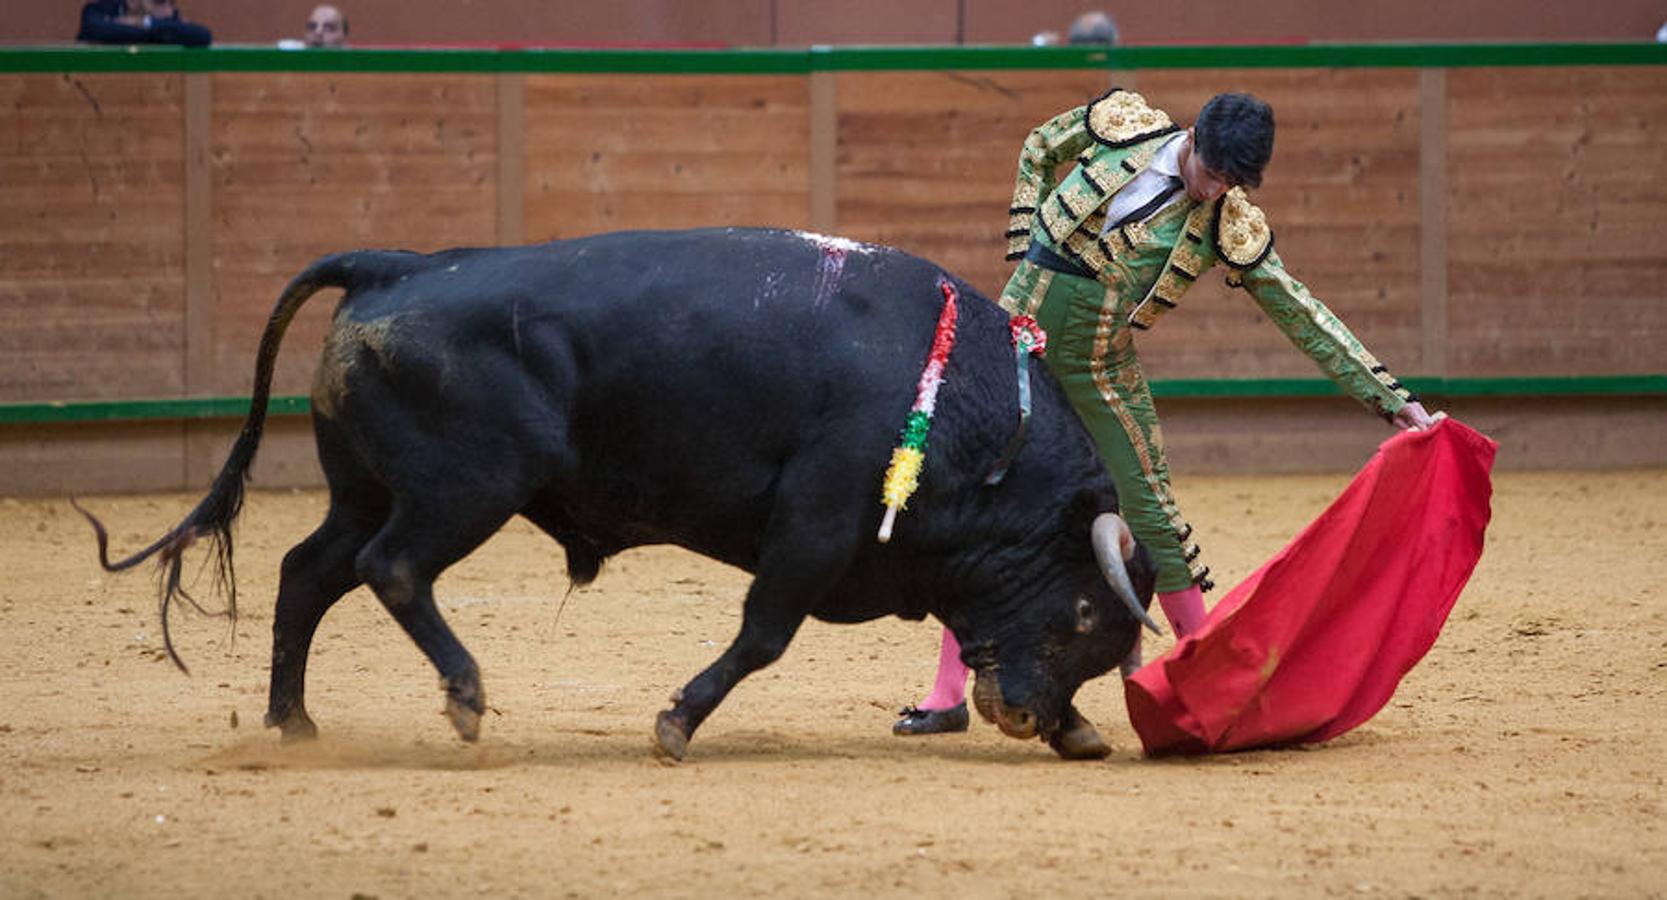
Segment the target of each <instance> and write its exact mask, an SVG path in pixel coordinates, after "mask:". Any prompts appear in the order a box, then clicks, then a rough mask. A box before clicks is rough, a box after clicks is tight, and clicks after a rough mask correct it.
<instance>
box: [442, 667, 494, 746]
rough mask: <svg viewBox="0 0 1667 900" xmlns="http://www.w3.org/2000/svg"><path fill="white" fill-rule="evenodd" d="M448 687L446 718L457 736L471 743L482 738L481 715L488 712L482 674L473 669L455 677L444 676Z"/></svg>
mask: <svg viewBox="0 0 1667 900" xmlns="http://www.w3.org/2000/svg"><path fill="white" fill-rule="evenodd" d="M440 683H441V684H442V685H443V686H444V687H445V689H446V718H447V719H449V720H451V727H453V728H455V729H457V736H458V737H460V738H462V739H463V740H465V741H468V742H469V743H471V744H472V743H474V742H475V741H477V740H480V717H481V716H482V715H483V714H485V712H486V695H485V692H484V691H482V690H481V688H480V675H479V674H477V673H476V672H475V671H474V670H473V669H470V670H469V671H466V672H464V673H462V674H460V675H458V676H456V677H454V678H443V679H441V680H440Z"/></svg>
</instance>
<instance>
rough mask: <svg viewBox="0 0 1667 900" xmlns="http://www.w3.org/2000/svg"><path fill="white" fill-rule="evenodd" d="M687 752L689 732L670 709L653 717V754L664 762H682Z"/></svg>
mask: <svg viewBox="0 0 1667 900" xmlns="http://www.w3.org/2000/svg"><path fill="white" fill-rule="evenodd" d="M687 752H689V732H688V731H687V730H685V729H684V727H683V721H682V720H681V719H679V718H678V717H677V715H676V714H674V713H673V712H672V711H671V710H669V709H667V710H662V711H661V713H660V714H659V715H657V716H655V717H654V755H655V756H657V757H659V758H660V759H662V760H664V761H666V762H674V763H675V762H682V761H683V754H685V753H687Z"/></svg>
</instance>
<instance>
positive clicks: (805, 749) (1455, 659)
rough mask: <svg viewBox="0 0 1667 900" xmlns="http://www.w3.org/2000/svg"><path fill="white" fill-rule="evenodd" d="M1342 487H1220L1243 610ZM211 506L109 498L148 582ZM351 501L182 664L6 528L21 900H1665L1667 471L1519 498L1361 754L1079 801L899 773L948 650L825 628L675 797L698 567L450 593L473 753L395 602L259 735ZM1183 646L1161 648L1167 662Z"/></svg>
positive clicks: (1350, 738) (4, 734)
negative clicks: (297, 720)
mask: <svg viewBox="0 0 1667 900" xmlns="http://www.w3.org/2000/svg"><path fill="white" fill-rule="evenodd" d="M1346 480H1347V479H1346V478H1344V477H1341V476H1325V477H1294V478H1293V477H1277V478H1190V479H1185V480H1184V481H1183V483H1182V484H1181V485H1180V489H1181V497H1180V499H1181V502H1182V505H1183V507H1184V508H1185V509H1187V510H1188V511H1189V515H1190V518H1191V519H1192V520H1193V521H1194V523H1195V524H1196V525H1197V526H1198V527H1199V528H1200V530H1201V533H1202V534H1203V535H1204V537H1205V552H1206V553H1207V554H1209V556H1210V559H1211V562H1212V564H1213V566H1214V568H1215V570H1216V572H1217V573H1218V576H1219V580H1220V581H1221V582H1222V583H1223V584H1226V585H1230V584H1233V583H1235V582H1236V581H1238V580H1239V579H1240V578H1242V577H1243V576H1244V575H1246V574H1248V573H1249V572H1250V570H1251V569H1252V568H1254V566H1255V565H1256V564H1258V563H1259V562H1260V561H1262V560H1264V559H1266V558H1267V557H1268V556H1270V555H1271V554H1272V553H1273V552H1274V551H1276V550H1277V549H1278V548H1279V546H1281V545H1282V544H1283V543H1284V541H1286V540H1287V539H1288V538H1289V537H1290V536H1292V535H1294V534H1295V533H1296V532H1297V531H1298V530H1299V529H1300V528H1301V527H1302V526H1303V525H1304V524H1306V523H1307V522H1308V521H1309V520H1310V519H1312V517H1313V516H1314V515H1315V514H1317V513H1318V512H1319V510H1320V509H1322V508H1323V507H1324V506H1325V505H1326V504H1327V503H1328V502H1329V501H1330V499H1331V498H1332V497H1333V496H1334V495H1335V494H1336V492H1337V491H1338V490H1339V489H1340V488H1341V487H1342V485H1343V484H1344V483H1346ZM195 500H196V498H195V496H185V495H169V496H155V497H109V498H106V497H95V498H90V499H89V500H88V504H89V505H90V506H91V507H92V508H93V509H95V510H97V511H98V512H99V513H100V514H101V515H102V516H104V518H105V521H106V522H107V523H110V524H111V525H112V527H113V535H114V541H115V549H117V550H120V551H123V552H127V551H131V550H133V549H136V548H138V547H139V546H142V545H143V544H144V543H148V542H149V541H150V540H151V539H153V538H154V537H155V536H156V535H158V534H160V533H161V532H162V531H163V530H164V529H165V528H166V527H168V526H170V525H172V524H173V523H174V522H175V521H176V520H177V519H178V518H180V517H181V516H182V515H183V514H184V513H185V511H186V510H187V509H189V507H190V506H191V505H192V504H193V503H194V502H195ZM323 507H324V498H323V495H322V493H319V492H308V493H256V494H254V495H252V496H251V499H250V502H249V504H248V507H247V509H246V510H245V513H244V516H243V519H242V522H241V531H240V534H239V544H238V559H239V561H240V563H241V565H240V567H239V572H240V575H241V578H240V585H241V587H242V589H243V592H244V593H243V597H244V605H245V615H244V617H243V619H242V621H241V623H240V624H239V626H238V629H237V637H236V641H235V644H234V643H232V642H231V641H229V640H228V637H229V633H228V630H227V628H226V625H225V623H224V622H223V621H221V620H216V619H203V618H200V617H192V616H184V617H181V619H179V620H178V624H177V625H176V629H175V632H174V635H175V639H176V641H177V642H178V643H179V646H180V650H181V652H182V654H183V655H184V656H185V658H186V660H187V662H188V663H190V664H191V665H192V666H193V675H192V676H191V677H189V678H188V677H185V676H183V675H181V674H179V673H178V672H177V671H175V670H174V669H173V667H172V666H170V665H169V664H168V663H167V662H166V661H164V660H163V659H162V657H161V650H160V635H159V633H158V627H157V621H156V616H155V610H154V608H153V594H152V586H151V583H150V580H149V579H148V577H147V576H145V575H142V574H130V575H126V576H120V577H111V576H106V575H104V574H103V573H102V572H101V571H100V570H99V569H98V568H97V566H96V565H95V563H94V553H93V541H92V537H91V535H90V533H89V531H88V529H87V528H86V526H85V524H84V523H83V522H82V521H81V520H80V518H79V517H77V516H76V515H75V514H74V513H73V511H71V510H70V508H69V507H68V505H67V504H66V503H65V502H63V501H50V502H47V501H40V502H37V501H18V500H3V501H0V547H3V548H4V549H3V554H4V565H3V573H4V574H3V575H0V634H3V635H4V636H5V640H6V646H7V649H6V651H5V654H4V659H5V663H6V664H5V665H4V667H3V669H0V815H3V817H4V822H5V827H4V831H3V833H0V896H3V897H65V896H122V897H205V896H214V897H220V896H232V897H272V898H293V897H336V898H342V900H347V898H350V897H381V898H392V897H419V896H420V897H435V896H540V897H544V896H548V897H598V896H602V897H606V896H645V895H647V896H673V897H721V896H747V897H750V896H765V895H775V896H790V897H798V896H854V895H860V894H867V895H883V896H910V897H937V896H955V897H1017V896H1039V897H1048V896H1072V897H1088V896H1102V895H1109V894H1133V895H1136V896H1181V895H1186V896H1222V897H1270V896H1280V897H1292V896H1295V897H1307V896H1335V895H1347V896H1359V895H1377V896H1392V897H1408V896H1418V897H1456V896H1464V897H1476V896H1480V897H1520V896H1546V897H1576V896H1597V897H1663V896H1667V817H1664V815H1663V814H1664V803H1667V791H1664V788H1663V779H1664V777H1667V592H1664V590H1663V587H1662V585H1663V584H1664V583H1667V471H1653V472H1643V473H1640V472H1630V473H1603V474H1568V473H1545V474H1505V475H1501V476H1499V477H1497V479H1496V495H1495V503H1494V522H1493V526H1492V528H1491V530H1490V532H1489V547H1488V550H1487V554H1486V556H1485V557H1484V559H1483V561H1482V564H1481V566H1480V567H1479V569H1478V570H1477V573H1476V575H1475V577H1474V578H1473V580H1472V581H1471V583H1470V586H1469V588H1468V589H1467V590H1466V592H1465V594H1464V595H1463V596H1462V597H1461V598H1460V600H1459V602H1458V605H1457V607H1456V608H1455V609H1454V613H1453V617H1452V619H1451V620H1450V621H1449V623H1448V626H1447V629H1446V631H1445V632H1444V634H1443V636H1442V638H1441V640H1440V641H1439V642H1438V643H1437V644H1436V646H1435V648H1434V650H1433V651H1432V652H1431V653H1430V655H1429V656H1428V657H1427V658H1426V659H1425V661H1424V662H1423V663H1422V664H1421V665H1420V666H1419V667H1418V668H1417V669H1415V670H1414V671H1413V672H1412V673H1411V675H1410V676H1409V677H1408V678H1407V680H1406V681H1405V682H1404V683H1403V684H1402V686H1401V690H1400V692H1399V693H1398V694H1397V695H1396V696H1395V698H1394V700H1393V701H1392V702H1391V703H1390V705H1389V706H1388V707H1387V708H1385V709H1384V711H1383V712H1382V713H1380V714H1379V715H1378V716H1377V718H1375V719H1373V720H1372V721H1370V722H1368V723H1367V724H1366V725H1365V726H1363V727H1361V728H1360V729H1358V730H1357V731H1355V732H1354V733H1352V734H1349V735H1346V736H1345V737H1343V738H1341V739H1339V740H1337V741H1334V742H1332V743H1331V744H1328V745H1325V746H1321V747H1317V748H1311V749H1306V750H1288V751H1280V752H1254V753H1244V754H1238V755H1231V756H1221V757H1213V758H1206V759H1196V760H1165V761H1157V762H1154V761H1148V760H1145V759H1143V758H1142V757H1141V756H1140V755H1139V753H1138V743H1137V741H1136V740H1135V737H1134V734H1133V732H1132V731H1131V730H1130V728H1129V725H1128V722H1127V718H1126V715H1125V714H1124V712H1123V701H1122V697H1121V688H1120V687H1119V685H1118V684H1117V682H1116V679H1115V678H1112V679H1102V680H1101V681H1098V682H1095V683H1092V684H1090V685H1088V686H1087V687H1086V688H1084V690H1083V692H1082V694H1081V695H1079V698H1078V705H1079V706H1080V707H1081V708H1082V709H1083V710H1084V712H1085V713H1087V715H1089V716H1090V717H1091V718H1092V719H1094V720H1095V721H1096V722H1097V723H1099V725H1100V727H1101V730H1102V732H1103V733H1104V734H1105V735H1106V737H1107V738H1108V739H1109V740H1111V741H1112V742H1113V743H1114V745H1115V746H1116V747H1117V748H1118V752H1117V753H1116V754H1114V755H1113V756H1112V757H1111V758H1110V759H1109V760H1107V761H1105V762H1103V763H1065V762H1061V761H1060V760H1058V759H1056V758H1055V757H1054V755H1053V753H1052V752H1051V751H1049V750H1048V749H1047V747H1046V746H1044V745H1042V744H1041V743H1039V742H1030V743H1021V742H1018V741H1014V740H1011V739H1008V738H1004V737H1002V736H1001V735H1000V734H999V733H998V732H997V731H996V730H995V728H994V727H993V726H989V725H985V724H983V723H981V722H977V721H975V723H974V726H973V730H972V732H971V733H969V734H966V735H958V736H946V737H936V738H927V739H913V740H903V739H898V738H894V737H892V736H891V735H890V734H889V727H890V725H891V722H892V720H893V712H894V710H895V709H896V708H897V707H899V706H901V705H903V704H905V703H907V702H910V701H913V700H915V699H918V698H919V696H920V695H921V694H922V693H923V691H924V688H925V686H926V684H927V682H928V681H929V680H930V678H931V676H932V668H933V663H934V661H935V658H936V656H935V654H936V648H937V635H938V630H937V626H936V625H935V624H933V623H910V622H902V621H898V620H894V619H893V620H885V621H880V622H875V623H871V624H867V625H861V626H839V627H836V626H829V625H823V624H820V623H811V624H809V625H807V626H806V627H805V629H804V630H803V631H802V632H801V633H800V636H799V638H798V640H797V642H796V643H795V644H794V645H793V647H792V648H791V649H790V650H789V651H788V654H787V656H786V657H785V658H784V659H783V660H782V661H781V662H779V663H777V664H776V665H775V666H773V667H771V668H769V669H766V670H765V671H763V672H761V673H759V674H757V675H756V676H754V677H753V678H752V679H750V680H748V681H746V682H744V683H743V684H742V685H741V686H740V687H739V688H738V689H737V690H736V691H735V693H734V694H732V695H731V696H730V699H729V701H728V702H727V703H726V704H725V705H724V706H723V707H722V708H720V709H719V711H718V712H717V714H715V715H714V716H713V718H712V719H711V720H710V721H709V722H708V723H707V724H706V726H705V727H704V728H703V729H702V731H701V732H700V734H698V735H697V736H696V738H695V740H694V742H693V743H692V744H691V747H690V755H689V759H688V761H686V762H685V763H683V764H682V765H679V766H666V765H661V764H660V763H658V762H656V761H655V760H654V759H653V758H652V757H651V756H650V754H649V749H648V748H649V730H650V724H651V722H652V719H653V717H654V714H655V712H656V711H658V710H659V709H661V708H662V707H663V706H664V704H665V699H666V697H667V696H668V695H669V694H670V693H671V692H672V690H673V689H675V688H676V687H678V686H680V685H681V684H683V683H684V682H685V681H686V680H687V679H688V678H689V677H691V676H692V675H693V674H694V673H695V672H697V671H698V670H699V669H700V668H701V667H703V666H704V665H706V664H707V663H708V662H709V661H710V660H711V659H712V658H713V657H715V656H716V654H717V653H718V652H719V650H720V649H721V647H722V645H724V644H726V643H727V642H728V641H729V639H730V637H731V636H732V635H733V633H734V630H735V628H736V626H737V622H738V612H739V607H740V597H741V594H742V591H743V589H744V586H745V584H746V577H745V576H744V574H743V573H740V572H738V571H735V570H732V569H727V568H724V567H722V566H719V565H716V564H714V563H710V562H708V561H706V560H703V559H701V558H698V557H695V556H692V555H690V554H687V553H684V552H682V551H677V550H672V549H666V548H651V549H643V550H637V551H632V552H630V553H627V554H624V555H623V556H621V557H619V558H618V559H616V560H614V561H613V562H612V563H611V564H610V566H609V567H608V568H607V569H606V570H604V572H603V575H602V577H601V578H600V579H599V580H598V581H597V582H596V584H595V585H593V586H592V587H590V588H587V589H585V590H582V591H579V592H577V593H575V594H574V595H573V596H572V598H571V599H570V600H569V602H568V603H567V606H566V609H565V610H564V611H563V612H562V613H561V616H560V618H559V620H558V618H557V608H558V604H559V601H560V597H561V595H562V592H563V591H564V589H565V587H566V581H565V577H564V574H563V571H564V570H563V568H562V564H561V556H560V550H559V548H557V547H556V546H555V545H554V544H553V543H551V542H549V541H548V540H546V539H545V538H543V537H542V536H540V535H539V534H537V533H536V532H535V531H534V530H533V529H532V527H531V526H529V525H527V524H526V523H523V522H516V523H513V524H512V525H511V526H510V527H509V528H508V529H506V530H505V532H504V533H503V534H501V535H500V536H499V537H498V538H496V539H495V540H494V541H493V542H492V543H491V544H489V545H488V546H487V547H485V548H483V549H482V550H481V551H480V552H478V553H476V554H475V556H473V557H472V558H471V559H469V560H467V561H466V562H465V563H464V564H462V565H460V566H459V567H457V568H456V569H454V570H453V571H452V572H450V573H448V574H447V576H446V577H445V578H444V579H443V580H442V581H441V583H440V588H439V592H440V595H441V598H442V606H443V609H444V611H445V613H446V615H447V617H448V619H449V620H450V621H451V622H452V623H453V625H454V627H455V628H456V629H457V631H458V633H459V635H460V636H461V637H462V639H463V641H464V642H465V643H466V644H467V645H468V646H469V648H470V649H471V650H472V651H473V652H474V654H475V657H476V659H478V660H479V662H480V665H481V668H482V671H483V675H484V678H485V685H486V691H487V698H488V700H489V702H490V704H491V706H492V707H493V710H494V712H495V713H496V714H494V715H489V716H488V717H487V719H486V721H485V723H484V733H483V736H482V740H481V742H480V743H479V745H477V746H467V745H464V744H462V743H460V742H459V741H458V740H457V739H456V738H455V737H454V736H453V734H452V731H451V728H450V727H449V726H448V725H447V723H446V721H445V720H444V719H443V718H442V717H441V716H440V715H439V711H440V708H441V696H440V693H439V691H438V688H437V686H436V678H435V675H434V673H433V672H432V670H431V669H430V668H429V667H428V665H427V663H426V662H425V661H424V660H423V659H422V657H421V655H420V654H419V653H418V652H417V650H416V648H415V647H414V646H413V645H412V644H411V643H410V642H409V641H408V640H407V639H406V638H405V637H404V635H403V634H402V633H401V632H400V630H399V629H398V627H397V626H395V625H394V623H393V622H392V620H390V619H389V618H388V617H387V616H386V615H385V614H384V613H383V612H382V610H381V609H380V607H379V606H378V605H377V604H376V602H375V600H374V599H373V598H372V597H371V596H370V595H369V594H368V593H366V592H364V591H359V592H356V593H354V594H353V595H351V596H349V597H348V598H346V599H345V600H343V601H342V602H341V604H339V605H338V606H337V607H336V609H335V611H334V612H332V614H331V615H330V616H329V617H328V618H326V620H325V622H324V625H323V627H322V628H321V629H320V632H319V638H318V640H317V642H316V643H315V645H314V647H315V649H314V656H313V664H312V667H311V671H310V673H309V674H310V679H309V687H310V691H309V695H308V701H309V707H310V709H311V711H312V713H313V715H314V717H315V718H316V719H317V721H318V723H319V725H320V728H321V729H322V730H323V738H322V739H321V740H320V741H319V742H318V743H317V744H314V745H310V746H300V747H280V746H279V745H278V743H277V735H276V733H275V732H270V731H267V730H264V729H262V728H261V717H262V714H263V712H264V709H265V696H266V669H267V656H268V649H269V648H268V637H267V635H268V633H269V632H268V628H269V625H270V611H271V604H272V599H271V598H272V596H273V593H274V591H275V588H276V573H277V565H278V560H279V559H280V557H281V556H282V554H283V553H284V551H285V550H287V549H288V548H289V546H290V545H291V544H293V543H294V542H296V541H298V540H299V539H300V538H301V537H303V536H304V535H305V534H306V533H307V532H308V531H309V530H311V528H312V527H313V526H314V525H315V524H316V522H317V521H318V520H319V518H320V517H321V516H322V514H323ZM1166 647H1167V642H1166V641H1165V642H1158V643H1156V644H1153V643H1152V642H1149V644H1148V648H1149V651H1151V652H1152V653H1154V654H1155V653H1156V652H1157V651H1159V650H1162V649H1165V648H1166Z"/></svg>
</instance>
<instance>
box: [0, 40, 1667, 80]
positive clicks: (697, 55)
mask: <svg viewBox="0 0 1667 900" xmlns="http://www.w3.org/2000/svg"><path fill="white" fill-rule="evenodd" d="M1630 65H1667V45H1663V44H1656V43H1624V44H1623V43H1579V44H1570V43H1562V44H1505V43H1498V44H1294V45H1284V44H1281V45H1271V46H1227V47H1213V46H1163V47H1112V48H1109V49H1108V48H1083V47H1025V46H1006V45H1003V46H961V47H948V46H930V47H845V46H841V47H813V48H809V49H789V50H778V49H758V48H738V49H732V50H446V49H392V48H390V49H357V50H331V51H316V50H315V51H305V50H277V49H273V48H270V47H247V46H244V47H239V46H222V47H213V48H208V49H200V50H194V49H186V48H181V47H159V46H144V47H98V46H80V45H74V46H53V47H7V48H5V49H0V72H478V73H494V72H525V73H534V74H536V73H543V72H595V73H605V72H627V73H647V74H662V75H681V74H742V75H790V74H804V73H807V72H813V71H838V72H850V71H897V70H922V69H925V70H943V69H962V70H974V69H1101V68H1112V69H1194V68H1220V69H1246V68H1250V69H1261V68H1284V69H1291V68H1297V69H1301V68H1386V67H1387V68H1405V67H1414V68H1470V67H1476V66H1630Z"/></svg>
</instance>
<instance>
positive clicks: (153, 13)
mask: <svg viewBox="0 0 1667 900" xmlns="http://www.w3.org/2000/svg"><path fill="white" fill-rule="evenodd" d="M139 5H140V6H142V7H144V10H145V15H147V16H150V17H151V18H153V19H172V18H173V17H175V16H177V15H179V10H177V9H175V8H174V0H143V2H141V3H140V4H139Z"/></svg>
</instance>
